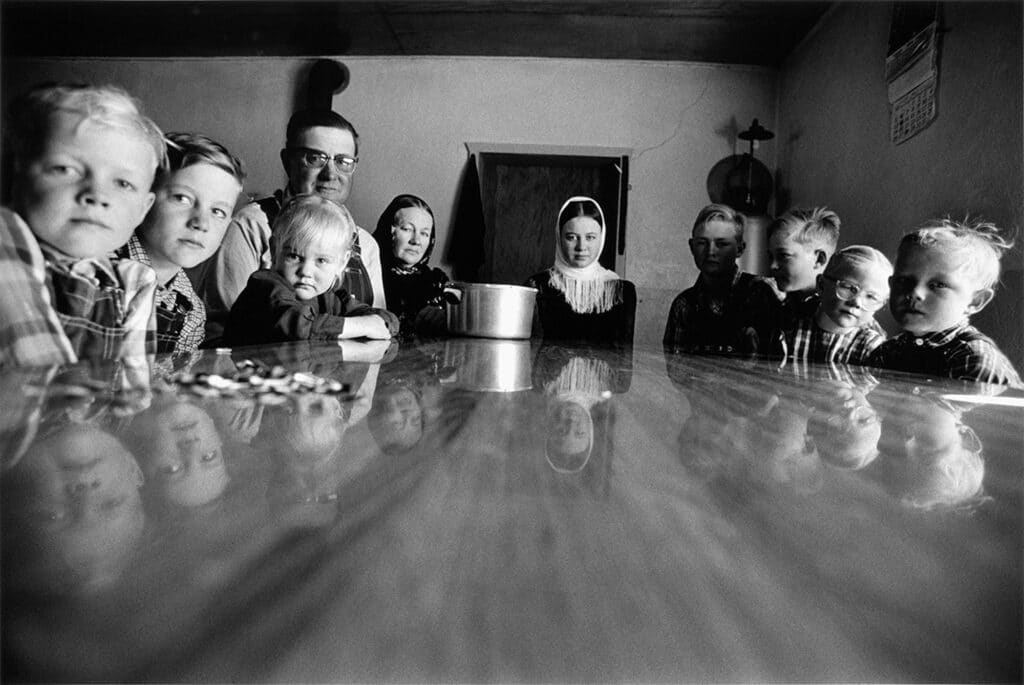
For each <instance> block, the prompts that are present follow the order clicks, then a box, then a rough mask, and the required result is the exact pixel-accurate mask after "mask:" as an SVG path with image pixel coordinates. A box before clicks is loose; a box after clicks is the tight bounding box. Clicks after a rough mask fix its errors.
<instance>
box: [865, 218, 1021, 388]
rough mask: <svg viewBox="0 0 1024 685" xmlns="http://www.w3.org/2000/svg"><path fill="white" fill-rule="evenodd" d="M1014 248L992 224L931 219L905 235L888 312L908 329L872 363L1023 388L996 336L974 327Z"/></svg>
mask: <svg viewBox="0 0 1024 685" xmlns="http://www.w3.org/2000/svg"><path fill="white" fill-rule="evenodd" d="M1011 247H1012V244H1011V243H1009V242H1007V241H1006V240H1005V239H1004V238H1003V237H1002V236H1000V234H999V229H998V228H996V227H995V226H994V225H992V224H990V223H987V222H966V221H965V222H954V221H950V220H948V219H943V220H937V221H932V222H930V223H928V224H926V225H925V226H923V227H921V228H919V229H917V230H915V231H912V232H911V233H908V234H907V235H905V236H903V240H901V241H900V245H899V248H898V249H897V252H896V266H895V269H894V273H893V276H892V279H891V280H890V284H891V287H892V297H891V300H890V303H889V308H890V310H891V311H892V315H893V317H894V318H895V319H896V323H897V324H899V326H900V328H901V329H902V330H903V332H902V333H900V334H899V335H898V336H896V337H895V338H892V339H891V340H887V341H886V342H885V343H884V344H882V345H880V346H879V347H878V349H877V350H876V351H875V353H874V354H873V355H872V357H871V359H870V362H871V363H872V364H873V365H875V366H879V367H882V368H887V369H897V370H900V371H909V372H913V373H923V374H931V375H934V376H947V377H949V378H959V379H963V380H969V381H978V382H984V383H994V384H1000V385H1010V386H1012V387H1017V388H1019V387H1022V386H1021V380H1020V376H1018V375H1017V371H1016V370H1015V369H1014V368H1013V364H1011V363H1010V360H1009V359H1007V358H1006V355H1004V354H1003V353H1002V352H1001V351H1000V350H999V348H998V347H997V346H996V344H995V343H994V342H993V341H992V339H991V338H989V337H988V336H986V335H984V334H982V333H981V332H980V331H979V330H978V329H976V328H975V327H974V326H972V325H971V323H970V317H971V316H972V315H974V314H977V313H978V312H980V311H981V310H982V309H984V308H985V306H986V305H988V303H989V302H991V301H992V298H993V296H994V295H995V290H994V287H995V285H996V283H997V282H998V281H999V260H1000V259H1001V257H1002V255H1003V252H1005V251H1006V250H1008V249H1010V248H1011Z"/></svg>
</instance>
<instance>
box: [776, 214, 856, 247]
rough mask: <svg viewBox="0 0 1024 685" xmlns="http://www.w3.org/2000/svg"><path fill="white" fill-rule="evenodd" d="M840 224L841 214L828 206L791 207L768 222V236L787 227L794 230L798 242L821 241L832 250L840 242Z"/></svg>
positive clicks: (794, 236) (788, 229)
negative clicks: (810, 207) (811, 207)
mask: <svg viewBox="0 0 1024 685" xmlns="http://www.w3.org/2000/svg"><path fill="white" fill-rule="evenodd" d="M839 225H840V221H839V215H838V214H836V213H835V212H833V211H832V210H831V209H828V208H827V207H814V208H813V209H791V210H789V211H788V212H786V213H785V214H783V215H782V216H779V217H776V219H775V220H774V221H772V222H771V223H770V224H768V234H767V236H768V237H769V238H770V237H771V236H772V234H773V233H775V232H776V231H778V230H783V229H785V230H787V231H793V232H794V235H793V239H794V240H796V241H797V242H798V243H803V244H807V243H813V242H817V243H821V244H823V245H825V246H827V247H828V248H829V252H831V251H833V250H835V249H836V245H837V244H838V243H839Z"/></svg>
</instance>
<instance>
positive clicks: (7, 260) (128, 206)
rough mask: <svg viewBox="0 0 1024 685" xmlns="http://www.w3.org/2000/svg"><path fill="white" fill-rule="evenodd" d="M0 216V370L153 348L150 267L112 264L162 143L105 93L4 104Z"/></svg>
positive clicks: (158, 165)
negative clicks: (6, 139) (8, 186)
mask: <svg viewBox="0 0 1024 685" xmlns="http://www.w3.org/2000/svg"><path fill="white" fill-rule="evenodd" d="M7 133H8V134H9V136H10V142H11V145H12V151H13V158H14V183H13V189H12V198H13V201H12V206H11V208H10V210H7V209H3V210H0V268H2V271H0V273H2V274H3V276H2V277H0V278H2V280H3V282H4V286H5V293H4V297H3V298H0V364H5V363H6V364H14V365H48V364H61V363H68V362H74V361H76V360H77V359H78V358H84V357H91V358H104V359H120V358H128V357H138V356H141V355H144V354H145V353H146V352H149V351H151V350H152V345H153V340H154V339H153V331H154V327H155V321H154V317H153V297H154V293H155V290H156V277H155V275H154V273H153V270H152V269H151V268H149V267H147V266H145V265H143V264H139V263H138V262H134V261H131V260H111V259H109V258H108V257H107V255H108V254H109V253H111V252H112V251H113V250H115V249H117V248H119V247H121V246H122V245H124V244H125V243H126V242H127V241H128V238H129V237H130V236H131V234H132V231H134V230H135V227H136V226H138V225H139V223H140V222H141V221H142V219H143V217H145V215H146V212H147V211H148V210H149V208H150V206H151V205H152V204H153V199H154V193H153V191H152V186H153V181H154V179H155V177H156V174H157V172H158V170H160V169H163V168H165V167H166V165H167V154H166V148H165V145H164V139H163V134H162V133H161V132H160V129H159V128H158V127H157V126H156V124H154V123H153V122H152V121H151V120H150V119H149V118H147V117H146V116H144V115H143V114H142V113H141V112H140V109H139V106H138V103H137V102H136V101H135V100H134V99H133V98H132V97H131V96H130V95H128V94H127V93H125V92H124V91H123V90H120V89H119V88H116V87H112V86H101V87H95V86H84V85H73V86H46V87H39V88H36V89H33V90H31V91H30V92H28V93H27V94H25V95H24V96H22V97H21V98H19V99H17V100H16V101H15V102H14V103H13V104H12V107H11V110H10V118H9V120H8V123H7Z"/></svg>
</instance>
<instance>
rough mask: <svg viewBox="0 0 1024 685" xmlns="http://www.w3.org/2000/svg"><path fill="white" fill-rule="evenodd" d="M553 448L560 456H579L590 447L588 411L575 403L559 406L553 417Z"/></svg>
mask: <svg viewBox="0 0 1024 685" xmlns="http://www.w3.org/2000/svg"><path fill="white" fill-rule="evenodd" d="M552 419H553V420H552V425H551V432H552V446H553V447H554V448H555V450H556V451H557V452H559V453H560V454H578V453H579V452H583V451H584V450H586V449H588V448H589V447H590V440H591V437H592V436H591V431H592V428H591V423H590V415H589V414H588V412H587V410H586V409H585V408H584V407H582V406H580V405H579V404H576V403H575V402H563V403H561V404H559V405H558V407H557V408H556V409H555V411H554V414H553V416H552Z"/></svg>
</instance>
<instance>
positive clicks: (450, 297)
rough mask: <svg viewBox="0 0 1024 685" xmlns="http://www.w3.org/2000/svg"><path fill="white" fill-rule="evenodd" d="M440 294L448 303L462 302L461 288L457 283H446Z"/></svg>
mask: <svg viewBox="0 0 1024 685" xmlns="http://www.w3.org/2000/svg"><path fill="white" fill-rule="evenodd" d="M441 296H442V297H443V298H444V301H445V302H447V303H448V304H459V303H460V302H462V288H460V287H459V286H457V285H446V286H445V287H444V292H443V293H442V295H441Z"/></svg>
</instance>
